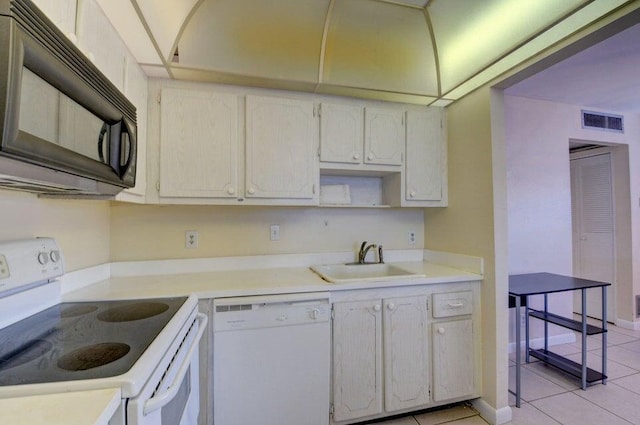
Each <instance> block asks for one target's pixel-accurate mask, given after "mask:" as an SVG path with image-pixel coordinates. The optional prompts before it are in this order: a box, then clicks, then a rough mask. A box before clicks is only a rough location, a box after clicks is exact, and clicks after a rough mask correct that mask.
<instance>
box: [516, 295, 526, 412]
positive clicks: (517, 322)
mask: <svg viewBox="0 0 640 425" xmlns="http://www.w3.org/2000/svg"><path fill="white" fill-rule="evenodd" d="M527 304H528V303H527ZM520 307H521V301H520V296H519V295H516V407H520V366H521V364H520V363H521V362H520Z"/></svg>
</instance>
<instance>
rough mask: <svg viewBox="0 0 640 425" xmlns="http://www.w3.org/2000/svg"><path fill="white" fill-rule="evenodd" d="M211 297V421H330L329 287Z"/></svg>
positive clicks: (223, 424) (313, 424) (274, 424)
mask: <svg viewBox="0 0 640 425" xmlns="http://www.w3.org/2000/svg"><path fill="white" fill-rule="evenodd" d="M213 305H214V314H213V329H214V334H213V382H214V385H213V412H214V425H251V424H260V425H327V424H328V423H329V388H330V383H329V380H330V352H331V334H330V317H331V305H330V303H329V295H328V293H324V292H314V293H306V294H285V295H268V296H259V297H236V298H219V299H216V300H214V304H213Z"/></svg>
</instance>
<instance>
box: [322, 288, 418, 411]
mask: <svg viewBox="0 0 640 425" xmlns="http://www.w3.org/2000/svg"><path fill="white" fill-rule="evenodd" d="M334 312H335V313H334V315H335V317H334V322H333V344H334V345H333V350H334V351H333V353H334V355H333V370H334V381H333V419H334V421H336V422H339V421H345V420H348V419H355V418H360V417H365V416H370V415H375V414H378V413H382V412H383V411H385V412H394V411H397V410H401V409H406V408H411V407H417V406H422V405H424V404H427V403H428V402H429V364H430V362H429V354H428V332H427V297H426V296H419V297H406V298H392V299H384V300H372V301H356V302H346V303H336V304H334ZM382 370H384V391H383V381H382ZM383 395H384V399H383Z"/></svg>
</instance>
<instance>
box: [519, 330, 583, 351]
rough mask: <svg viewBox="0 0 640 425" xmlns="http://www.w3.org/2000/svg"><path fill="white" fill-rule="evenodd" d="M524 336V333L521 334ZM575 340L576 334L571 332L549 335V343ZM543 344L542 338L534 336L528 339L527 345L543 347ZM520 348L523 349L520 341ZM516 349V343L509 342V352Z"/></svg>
mask: <svg viewBox="0 0 640 425" xmlns="http://www.w3.org/2000/svg"><path fill="white" fill-rule="evenodd" d="M523 337H524V334H523ZM574 342H576V335H575V334H574V333H573V332H571V333H564V334H561V335H552V336H550V337H549V345H559V344H571V343H574ZM543 346H544V338H534V339H531V340H530V341H529V347H534V348H536V347H543ZM520 348H521V349H522V350H524V349H525V342H524V341H521V342H520ZM515 351H516V343H515V342H510V343H509V353H515Z"/></svg>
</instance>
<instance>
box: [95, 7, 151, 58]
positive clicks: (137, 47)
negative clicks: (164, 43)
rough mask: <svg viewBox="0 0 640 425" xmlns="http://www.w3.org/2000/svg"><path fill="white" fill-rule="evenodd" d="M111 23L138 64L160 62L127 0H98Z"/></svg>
mask: <svg viewBox="0 0 640 425" xmlns="http://www.w3.org/2000/svg"><path fill="white" fill-rule="evenodd" d="M98 4H99V5H100V7H101V8H102V10H103V11H104V13H105V14H106V15H107V17H108V18H109V20H110V21H111V24H112V25H113V26H114V28H115V29H116V31H118V33H119V34H120V36H121V37H122V39H123V41H124V42H125V44H126V45H127V47H128V48H129V50H131V53H133V56H134V57H135V58H136V61H138V63H140V64H154V65H158V64H162V60H160V56H159V55H158V52H157V51H156V49H155V47H154V46H153V43H151V39H150V38H149V35H148V34H147V31H146V29H145V28H144V26H143V25H142V22H140V19H139V18H138V14H137V13H136V11H135V9H134V8H133V5H132V3H131V2H130V1H129V0H98Z"/></svg>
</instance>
